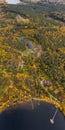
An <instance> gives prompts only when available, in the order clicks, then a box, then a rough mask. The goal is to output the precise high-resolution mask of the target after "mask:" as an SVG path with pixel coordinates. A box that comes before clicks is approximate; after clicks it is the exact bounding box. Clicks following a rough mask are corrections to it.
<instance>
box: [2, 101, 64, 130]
mask: <svg viewBox="0 0 65 130" xmlns="http://www.w3.org/2000/svg"><path fill="white" fill-rule="evenodd" d="M55 110H56V108H55V106H53V105H51V104H47V103H41V104H40V105H39V106H38V105H37V106H36V107H35V108H34V110H32V109H31V108H28V107H26V108H25V107H21V106H20V107H17V108H11V109H9V110H6V111H4V112H3V113H2V114H1V115H0V130H65V119H64V116H63V115H62V113H61V112H60V111H58V113H57V115H56V117H55V123H54V124H53V125H52V124H51V123H50V118H52V117H53V114H54V112H55Z"/></svg>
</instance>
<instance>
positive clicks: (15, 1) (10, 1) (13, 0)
mask: <svg viewBox="0 0 65 130" xmlns="http://www.w3.org/2000/svg"><path fill="white" fill-rule="evenodd" d="M6 2H8V4H17V3H19V2H20V1H19V0H6Z"/></svg>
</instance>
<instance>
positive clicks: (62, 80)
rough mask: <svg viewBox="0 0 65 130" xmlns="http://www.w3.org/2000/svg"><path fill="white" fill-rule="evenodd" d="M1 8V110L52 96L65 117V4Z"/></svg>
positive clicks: (37, 4) (39, 4) (7, 6)
mask: <svg viewBox="0 0 65 130" xmlns="http://www.w3.org/2000/svg"><path fill="white" fill-rule="evenodd" d="M0 7H1V8H0V12H1V13H0V110H2V109H3V108H5V107H7V106H9V105H12V104H13V103H16V102H19V101H20V102H22V101H23V100H24V99H25V100H27V99H30V98H31V97H32V98H34V97H38V98H43V99H46V97H47V99H48V98H49V99H50V95H52V96H53V97H55V98H56V99H57V101H55V100H54V99H53V98H52V100H53V101H55V102H59V104H61V108H62V111H63V112H64V114H65V5H60V4H58V5H54V3H48V4H47V3H46V4H41V3H36V4H34V3H33V4H27V5H7V4H6V5H0ZM51 12H52V13H51ZM17 18H18V19H17ZM32 48H33V49H32ZM41 81H43V86H44V88H45V89H43V88H42V85H41ZM49 93H50V94H49ZM55 104H56V103H55Z"/></svg>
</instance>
